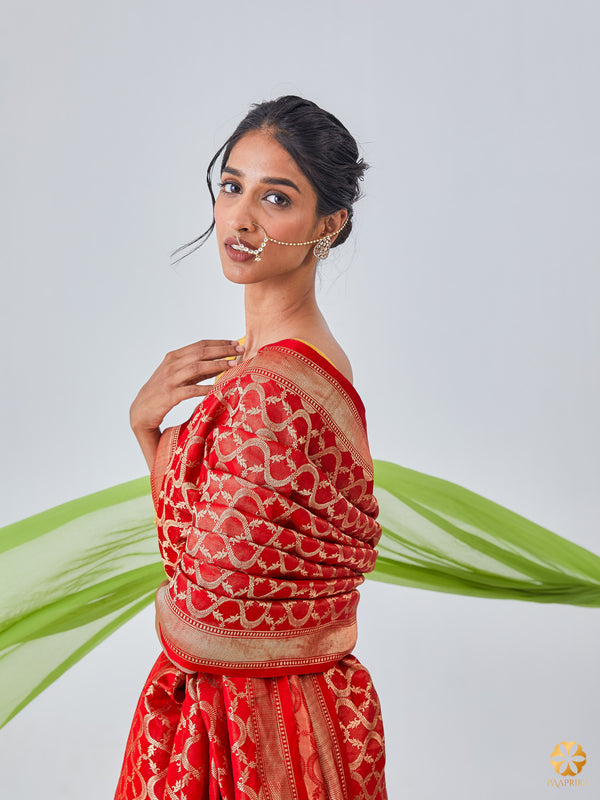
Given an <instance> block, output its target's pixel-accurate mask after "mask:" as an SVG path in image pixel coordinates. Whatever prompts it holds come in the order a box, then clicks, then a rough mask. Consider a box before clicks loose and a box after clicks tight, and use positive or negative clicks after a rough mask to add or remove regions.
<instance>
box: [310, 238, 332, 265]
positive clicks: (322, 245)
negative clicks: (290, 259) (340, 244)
mask: <svg viewBox="0 0 600 800" xmlns="http://www.w3.org/2000/svg"><path fill="white" fill-rule="evenodd" d="M330 249H331V236H325V237H324V238H323V239H319V241H318V242H317V243H316V245H315V246H314V247H313V255H314V256H316V257H317V258H320V259H321V261H325V259H326V258H327V256H328V255H329V251H330Z"/></svg>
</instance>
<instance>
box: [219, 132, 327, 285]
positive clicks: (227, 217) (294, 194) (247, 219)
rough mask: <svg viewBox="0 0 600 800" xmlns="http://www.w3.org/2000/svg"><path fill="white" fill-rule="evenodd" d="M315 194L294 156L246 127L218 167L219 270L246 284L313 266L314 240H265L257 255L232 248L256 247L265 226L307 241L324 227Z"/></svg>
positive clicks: (274, 233) (269, 231) (275, 236)
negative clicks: (287, 244)
mask: <svg viewBox="0 0 600 800" xmlns="http://www.w3.org/2000/svg"><path fill="white" fill-rule="evenodd" d="M316 208H317V195H316V192H315V190H314V189H313V187H312V186H311V184H310V183H309V181H308V179H307V178H306V176H305V175H304V173H303V172H302V171H301V170H300V168H299V167H298V165H297V164H296V162H295V161H294V159H293V158H292V157H291V156H290V154H289V153H288V152H287V150H285V148H283V147H282V146H281V145H280V144H279V143H278V142H277V141H276V140H275V139H274V138H273V137H272V136H271V135H270V134H268V133H266V132H265V131H251V132H250V133H247V134H245V135H244V136H243V137H242V138H241V139H240V140H239V141H238V142H237V144H236V145H235V146H234V147H233V149H232V151H231V153H230V156H229V159H228V162H227V164H225V165H224V169H223V172H222V173H221V186H220V190H219V193H218V195H217V199H216V202H215V226H216V232H217V239H218V243H219V255H220V257H221V263H222V265H223V272H224V273H225V275H226V277H227V278H229V280H231V281H233V282H234V283H242V284H251V283H259V282H260V281H265V280H273V279H278V278H282V277H284V276H286V275H289V274H290V272H293V271H295V270H298V269H313V267H314V264H315V260H316V259H315V257H314V255H313V252H312V251H313V245H305V246H303V247H285V246H282V245H278V244H273V243H272V242H268V243H267V244H266V246H265V248H264V250H263V251H262V252H261V253H260V261H256V259H255V257H254V256H252V255H250V254H248V253H244V252H240V251H236V250H234V249H232V246H231V245H233V244H236V243H237V240H236V232H237V233H238V234H239V237H240V241H241V243H242V244H244V245H246V246H247V247H250V248H251V249H254V250H255V249H257V248H258V247H260V245H261V244H262V242H263V240H264V232H263V231H262V230H261V229H260V228H259V227H258V226H259V225H260V226H262V227H263V228H264V231H265V232H266V233H267V234H268V236H269V237H271V238H272V239H278V240H279V241H282V242H306V241H309V240H311V239H316V238H318V237H319V236H321V235H323V233H325V232H327V226H326V219H325V218H318V217H317V213H316Z"/></svg>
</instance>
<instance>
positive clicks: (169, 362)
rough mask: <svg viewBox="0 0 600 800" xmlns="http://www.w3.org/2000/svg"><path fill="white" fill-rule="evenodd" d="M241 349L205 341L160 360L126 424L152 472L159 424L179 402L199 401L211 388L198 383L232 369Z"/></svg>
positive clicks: (223, 342) (227, 343)
mask: <svg viewBox="0 0 600 800" xmlns="http://www.w3.org/2000/svg"><path fill="white" fill-rule="evenodd" d="M243 352H244V346H243V345H241V344H239V343H238V342H237V341H230V340H227V339H205V340H203V341H201V342H194V344H188V345H187V346H186V347H182V348H180V349H179V350H173V351H172V352H171V353H167V355H166V356H165V357H164V358H163V360H162V362H161V364H160V365H159V367H158V368H157V369H156V370H155V371H154V372H153V373H152V375H151V376H150V378H149V380H148V381H147V383H145V384H144V385H143V386H142V388H141V389H140V391H139V392H138V394H137V397H136V398H135V400H134V401H133V403H132V404H131V408H130V410H129V420H130V423H131V427H132V429H133V432H134V433H135V435H136V437H137V439H138V441H139V443H140V447H141V448H142V451H143V453H144V455H145V457H146V461H147V462H148V466H149V467H150V469H151V468H152V463H153V461H154V454H155V453H156V448H157V447H158V440H159V439H160V424H161V422H162V421H163V419H164V418H165V416H166V414H167V413H168V412H169V411H170V410H171V409H172V408H173V407H174V406H176V405H177V404H178V403H181V402H182V400H187V399H188V398H189V397H203V396H205V395H207V394H208V393H209V391H210V390H211V386H199V385H198V382H199V381H203V380H206V379H207V378H214V376H215V375H218V374H219V373H220V372H224V371H225V370H227V369H229V368H230V367H232V366H234V364H235V361H234V360H229V361H226V360H225V359H227V358H229V359H235V357H236V356H239V355H240V354H241V353H243Z"/></svg>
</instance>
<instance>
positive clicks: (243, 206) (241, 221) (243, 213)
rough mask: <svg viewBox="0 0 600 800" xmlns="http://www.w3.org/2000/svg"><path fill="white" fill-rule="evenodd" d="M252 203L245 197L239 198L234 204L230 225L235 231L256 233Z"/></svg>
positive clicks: (230, 215)
mask: <svg viewBox="0 0 600 800" xmlns="http://www.w3.org/2000/svg"><path fill="white" fill-rule="evenodd" d="M254 216H255V215H254V214H253V206H252V202H251V201H250V200H249V199H247V198H246V197H244V196H241V197H238V198H237V199H236V202H235V203H232V206H231V209H230V214H229V224H230V226H231V228H232V230H234V231H239V232H242V231H256V230H257V226H256V223H255V221H254Z"/></svg>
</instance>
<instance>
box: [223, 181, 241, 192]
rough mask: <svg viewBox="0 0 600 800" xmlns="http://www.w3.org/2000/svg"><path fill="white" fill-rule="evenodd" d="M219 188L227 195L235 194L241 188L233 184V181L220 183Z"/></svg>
mask: <svg viewBox="0 0 600 800" xmlns="http://www.w3.org/2000/svg"><path fill="white" fill-rule="evenodd" d="M219 186H220V188H221V191H222V192H225V194H234V193H235V192H237V191H238V190H239V188H240V187H239V186H238V185H237V183H232V182H231V181H223V183H220V184H219Z"/></svg>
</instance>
